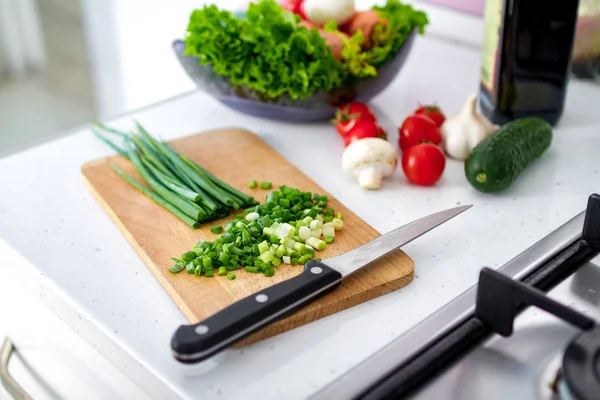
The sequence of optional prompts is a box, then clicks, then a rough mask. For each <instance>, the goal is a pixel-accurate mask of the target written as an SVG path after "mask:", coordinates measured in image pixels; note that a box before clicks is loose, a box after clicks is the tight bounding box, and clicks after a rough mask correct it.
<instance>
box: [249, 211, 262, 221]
mask: <svg viewBox="0 0 600 400" xmlns="http://www.w3.org/2000/svg"><path fill="white" fill-rule="evenodd" d="M258 218H260V215H259V214H258V213H257V212H254V211H253V212H251V213H248V214H246V221H248V222H252V221H254V220H256V219H258Z"/></svg>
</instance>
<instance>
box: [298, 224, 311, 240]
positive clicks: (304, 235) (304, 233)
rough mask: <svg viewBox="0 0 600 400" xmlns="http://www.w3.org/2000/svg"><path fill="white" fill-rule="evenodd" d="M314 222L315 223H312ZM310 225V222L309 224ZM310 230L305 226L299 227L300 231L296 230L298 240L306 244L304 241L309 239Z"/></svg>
mask: <svg viewBox="0 0 600 400" xmlns="http://www.w3.org/2000/svg"><path fill="white" fill-rule="evenodd" d="M313 222H315V221H313ZM311 224H312V222H311ZM310 233H311V231H310V228H309V227H307V226H301V227H300V229H298V237H299V238H300V240H302V241H304V242H306V240H307V239H308V238H309V237H310Z"/></svg>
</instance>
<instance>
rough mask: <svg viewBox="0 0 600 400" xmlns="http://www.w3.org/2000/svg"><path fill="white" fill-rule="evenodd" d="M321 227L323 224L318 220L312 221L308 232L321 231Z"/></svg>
mask: <svg viewBox="0 0 600 400" xmlns="http://www.w3.org/2000/svg"><path fill="white" fill-rule="evenodd" d="M322 227H323V222H322V221H319V220H318V219H316V220H314V221H312V222H311V223H310V230H311V231H315V230H317V229H321V228H322Z"/></svg>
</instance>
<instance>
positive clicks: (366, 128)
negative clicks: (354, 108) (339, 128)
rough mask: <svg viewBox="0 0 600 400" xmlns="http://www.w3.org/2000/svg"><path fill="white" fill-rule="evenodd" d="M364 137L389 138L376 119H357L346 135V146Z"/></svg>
mask: <svg viewBox="0 0 600 400" xmlns="http://www.w3.org/2000/svg"><path fill="white" fill-rule="evenodd" d="M364 138H380V139H387V134H386V132H385V130H384V129H383V128H382V127H381V126H379V125H378V124H377V123H376V122H374V121H368V120H357V121H356V122H355V123H354V126H353V127H352V129H350V131H349V132H348V133H347V134H346V135H345V136H344V142H345V144H346V147H347V146H348V145H349V144H350V143H352V142H354V141H355V140H360V139H364Z"/></svg>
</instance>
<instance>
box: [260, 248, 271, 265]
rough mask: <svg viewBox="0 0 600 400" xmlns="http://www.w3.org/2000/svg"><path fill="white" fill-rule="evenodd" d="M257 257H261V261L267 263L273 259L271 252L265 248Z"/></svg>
mask: <svg viewBox="0 0 600 400" xmlns="http://www.w3.org/2000/svg"><path fill="white" fill-rule="evenodd" d="M259 258H260V259H261V261H262V262H265V263H269V262H271V261H273V259H274V257H273V252H271V250H267V251H265V252H264V253H262V254H261V255H260V256H259Z"/></svg>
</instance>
